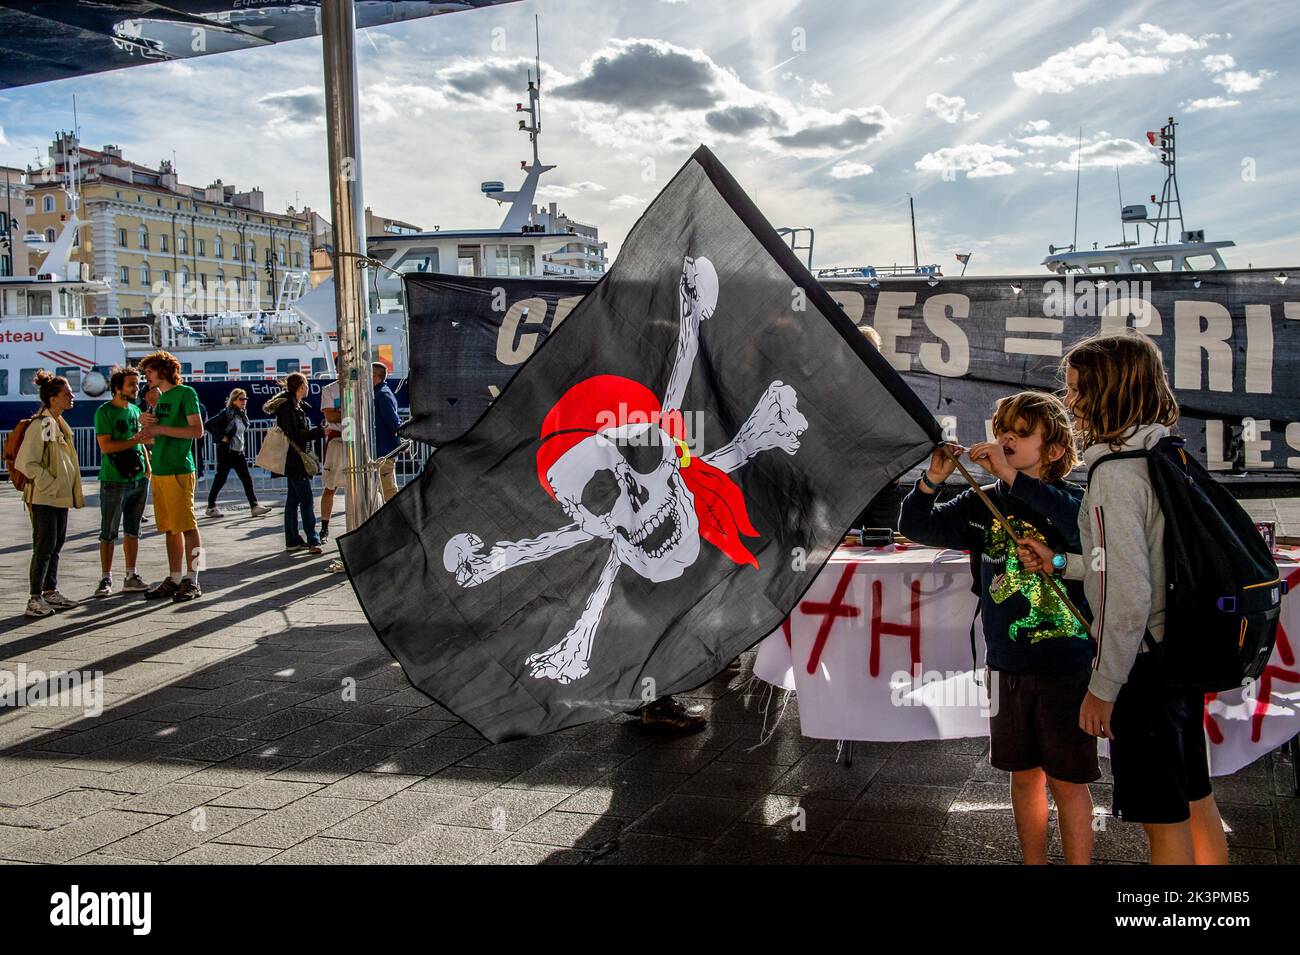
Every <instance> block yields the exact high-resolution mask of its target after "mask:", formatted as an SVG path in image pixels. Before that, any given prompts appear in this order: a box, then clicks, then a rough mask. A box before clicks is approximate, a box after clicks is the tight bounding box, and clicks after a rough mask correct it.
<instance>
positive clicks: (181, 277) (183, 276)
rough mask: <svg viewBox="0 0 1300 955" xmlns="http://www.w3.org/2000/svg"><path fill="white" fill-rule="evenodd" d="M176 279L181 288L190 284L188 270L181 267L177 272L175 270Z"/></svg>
mask: <svg viewBox="0 0 1300 955" xmlns="http://www.w3.org/2000/svg"><path fill="white" fill-rule="evenodd" d="M176 281H177V282H179V283H180V286H181V288H182V289H184V288H185V287H186V286H187V285H189V284H190V270H189V269H181V270H180V271H179V272H177V273H176Z"/></svg>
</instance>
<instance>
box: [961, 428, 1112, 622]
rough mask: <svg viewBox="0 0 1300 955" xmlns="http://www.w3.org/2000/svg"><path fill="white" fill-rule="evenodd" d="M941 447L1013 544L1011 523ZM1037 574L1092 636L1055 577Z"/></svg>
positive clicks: (967, 472)
mask: <svg viewBox="0 0 1300 955" xmlns="http://www.w3.org/2000/svg"><path fill="white" fill-rule="evenodd" d="M942 447H943V450H944V452H945V453H946V454H947V455H948V457H950V458H952V463H953V464H955V465H957V470H958V471H960V472H961V476H962V477H964V478H965V479H966V480H967V481H968V482H969V483H970V486H971V489H972V490H973V491H974V492H975V494H976V496H977V497H979V499H980V500H981V501H983V502H984V506H985V507H987V508H988V509H989V511H990V512H991V513H992V514H993V516H994V518H996V519H997V522H998V523H999V524H1001V525H1002V529H1003V530H1005V531H1006V532H1007V534H1008V535H1010V537H1011V540H1012V541H1013V542H1014V541H1016V540H1017V539H1019V536H1020V535H1018V534H1017V533H1016V531H1015V528H1013V527H1012V526H1011V522H1010V521H1008V520H1007V519H1006V518H1005V517H1003V515H1002V512H1001V511H1000V510H998V506H997V505H996V504H994V503H993V500H992V499H991V498H990V497H989V496H988V495H987V494H985V493H984V488H982V487H980V486H979V482H978V481H976V480H975V476H974V475H972V474H971V473H970V471H968V470H966V465H964V464H962V463H961V459H960V458H958V457H957V455H955V454H953V452H952V448H950V447H949V446H948V445H947V444H944V445H942ZM1038 574H1039V576H1041V577H1042V578H1043V579H1044V580H1045V581H1047V585H1048V586H1049V587H1051V588H1052V590H1053V591H1054V592H1055V593H1056V596H1058V597H1060V598H1061V602H1062V603H1064V604H1065V606H1066V607H1067V608H1069V611H1070V613H1072V614H1074V617H1075V619H1076V620H1078V621H1079V625H1080V626H1082V627H1083V630H1084V632H1085V633H1087V634H1088V636H1092V627H1090V626H1088V621H1087V620H1084V619H1083V614H1082V613H1080V612H1079V608H1078V607H1076V606H1075V605H1074V601H1072V600H1071V599H1070V598H1069V596H1068V595H1067V594H1066V592H1065V588H1064V587H1062V586H1061V585H1060V584H1059V583H1058V582H1057V580H1056V575H1055V574H1049V573H1046V572H1045V571H1041V570H1040V571H1038Z"/></svg>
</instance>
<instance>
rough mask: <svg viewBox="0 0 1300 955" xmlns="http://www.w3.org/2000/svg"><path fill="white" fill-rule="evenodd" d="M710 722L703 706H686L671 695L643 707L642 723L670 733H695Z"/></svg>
mask: <svg viewBox="0 0 1300 955" xmlns="http://www.w3.org/2000/svg"><path fill="white" fill-rule="evenodd" d="M708 723H709V720H708V717H706V716H705V715H704V707H702V706H686V705H684V704H682V703H679V702H677V700H675V699H674V698H673V697H671V696H665V697H661V698H660V699H657V700H655V701H654V702H653V703H647V704H646V705H645V706H643V707H641V725H642V726H644V727H646V728H647V729H656V730H666V731H667V732H670V733H693V732H695V731H697V730H702V729H704V727H705V726H707V725H708Z"/></svg>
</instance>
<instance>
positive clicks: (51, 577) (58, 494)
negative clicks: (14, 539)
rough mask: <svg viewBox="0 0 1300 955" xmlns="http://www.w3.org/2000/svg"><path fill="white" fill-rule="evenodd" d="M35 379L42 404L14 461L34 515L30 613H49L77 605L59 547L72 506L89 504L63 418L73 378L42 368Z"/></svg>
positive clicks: (28, 602)
mask: <svg viewBox="0 0 1300 955" xmlns="http://www.w3.org/2000/svg"><path fill="white" fill-rule="evenodd" d="M32 382H33V384H35V385H36V390H37V393H38V394H39V395H40V399H41V408H40V411H39V412H38V413H37V415H36V416H35V417H34V418H32V419H31V423H30V424H28V426H27V430H26V432H25V433H24V434H23V442H22V445H21V446H20V447H19V450H18V455H17V457H16V458H15V459H14V467H16V468H17V469H18V470H19V471H20V472H21V473H22V475H23V476H24V477H26V478H27V486H26V487H25V488H23V500H24V501H25V502H26V504H27V507H28V508H29V509H30V511H31V518H32V560H31V564H30V566H29V568H28V583H29V584H30V586H29V587H28V591H29V596H28V599H27V610H26V615H27V616H28V617H48V616H49V615H50V614H52V613H54V612H55V611H56V610H69V609H71V608H72V607H76V606H77V605H78V604H77V601H75V600H71V599H69V598H68V597H65V596H63V594H61V593H59V553H60V551H62V550H63V542H64V540H65V539H66V538H67V534H68V511H69V510H70V509H71V508H74V507H82V506H84V505H85V498H84V496H83V494H82V490H81V462H80V461H79V460H78V459H77V448H76V445H75V444H74V443H73V438H72V429H71V428H69V427H68V423H67V422H66V421H64V420H63V414H64V412H66V411H67V410H68V409H69V408H71V407H72V401H73V399H72V388H71V387H69V385H68V379H66V378H64V377H63V376H62V375H54V374H51V373H50V372H48V371H46V370H44V369H42V370H40V371H38V372H37V373H36V375H35V377H34V378H33V379H32Z"/></svg>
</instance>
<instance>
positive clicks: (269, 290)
mask: <svg viewBox="0 0 1300 955" xmlns="http://www.w3.org/2000/svg"><path fill="white" fill-rule="evenodd" d="M266 297H267V298H274V297H275V283H274V282H272V281H271V280H270V279H267V280H266Z"/></svg>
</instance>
